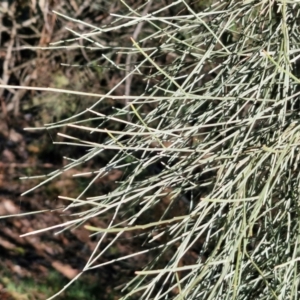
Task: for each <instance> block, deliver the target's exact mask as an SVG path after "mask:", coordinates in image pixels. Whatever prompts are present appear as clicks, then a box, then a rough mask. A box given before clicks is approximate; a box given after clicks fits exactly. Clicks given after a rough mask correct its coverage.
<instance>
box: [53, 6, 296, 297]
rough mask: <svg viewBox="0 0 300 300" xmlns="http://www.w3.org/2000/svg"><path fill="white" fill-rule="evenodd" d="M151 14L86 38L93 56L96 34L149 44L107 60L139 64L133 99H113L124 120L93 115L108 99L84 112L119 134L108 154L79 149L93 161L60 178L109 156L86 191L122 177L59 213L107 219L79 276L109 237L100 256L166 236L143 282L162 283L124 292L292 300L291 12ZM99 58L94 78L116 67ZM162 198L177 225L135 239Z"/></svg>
mask: <svg viewBox="0 0 300 300" xmlns="http://www.w3.org/2000/svg"><path fill="white" fill-rule="evenodd" d="M122 2H123V1H122ZM150 2H151V3H150V6H149V8H148V11H147V12H146V15H145V16H142V12H143V10H144V9H145V7H146V5H148V2H146V3H145V4H144V5H142V6H141V7H139V8H134V9H133V8H132V11H130V9H129V7H128V15H119V16H115V18H116V23H112V24H110V25H108V26H106V27H103V28H96V29H95V28H93V31H92V32H91V33H82V36H83V37H86V38H88V39H89V40H90V41H91V42H93V44H92V45H93V47H95V45H96V46H97V43H96V41H97V37H101V33H102V32H109V31H112V32H114V31H116V30H120V29H121V28H131V30H132V31H133V30H134V29H135V28H136V26H138V24H139V23H141V22H143V26H144V27H143V29H142V31H143V32H144V33H145V32H147V35H145V34H142V35H141V36H142V38H140V39H139V38H137V40H136V41H135V42H134V44H132V43H131V42H130V43H129V44H128V45H125V44H123V43H122V42H120V43H119V44H118V45H117V46H116V47H117V48H111V51H112V52H113V51H119V52H123V53H124V55H125V56H126V55H131V56H132V57H135V59H136V61H135V63H134V68H133V67H131V68H130V71H129V73H126V74H125V73H124V74H125V77H126V76H127V77H128V76H130V75H132V76H133V77H134V78H136V82H139V88H143V93H142V94H141V95H139V94H137V95H136V96H134V95H131V96H128V95H127V96H124V97H120V98H119V99H120V101H123V102H122V103H124V109H116V110H115V114H114V115H111V116H105V115H101V112H100V111H97V105H98V103H100V102H101V101H105V99H106V98H109V97H111V96H109V95H105V96H103V97H101V99H100V100H99V101H98V102H97V103H96V104H95V105H94V106H93V107H92V108H91V109H90V111H89V112H91V111H92V113H93V114H94V115H95V116H96V117H98V118H99V127H98V130H100V131H105V121H106V120H108V119H110V120H111V119H112V118H115V119H114V120H115V121H116V122H121V123H122V124H123V125H124V129H123V131H122V132H113V131H111V132H110V133H109V137H110V138H109V139H108V140H107V141H106V142H105V144H89V143H88V142H85V141H83V140H78V141H77V143H79V144H81V145H85V146H86V147H88V149H89V151H88V152H87V154H86V156H85V157H84V158H81V159H79V160H75V161H72V162H71V163H70V165H68V166H67V167H66V168H69V167H75V166H76V165H79V164H81V163H82V162H84V161H86V160H89V159H93V158H94V157H95V156H97V155H99V153H101V152H104V153H105V151H115V156H114V157H113V158H112V159H111V161H110V163H109V164H108V166H107V167H108V168H106V169H103V170H100V172H99V173H97V174H96V176H95V178H97V177H99V176H102V175H103V174H107V172H108V171H109V169H110V168H115V169H120V170H122V171H123V172H124V177H122V181H120V183H119V186H118V187H117V189H116V190H114V191H112V192H111V193H109V194H107V195H104V196H98V197H94V198H90V199H89V202H88V201H87V200H85V201H83V202H82V201H79V200H74V201H73V203H72V204H71V205H70V206H69V209H72V207H74V206H79V205H83V203H88V204H89V205H90V208H89V210H88V211H87V212H85V213H82V214H81V215H80V219H78V220H76V219H75V220H74V224H77V223H80V222H84V221H85V220H88V219H89V218H91V217H96V216H97V217H100V216H101V215H102V214H106V213H107V212H108V211H111V212H112V213H113V215H114V216H113V218H112V222H111V224H109V225H108V228H107V230H102V233H103V234H102V236H101V238H100V239H99V242H98V246H97V248H96V249H95V252H94V253H93V255H92V257H91V259H90V262H89V263H88V265H87V266H86V268H85V270H88V269H90V268H93V267H95V266H96V265H97V258H99V257H100V256H101V255H104V253H105V251H106V250H107V248H104V249H103V248H102V244H101V243H102V241H103V240H104V238H105V236H106V235H107V234H108V233H109V232H115V233H116V235H115V236H114V238H113V239H112V241H111V243H110V244H109V245H108V247H110V246H111V245H113V243H115V242H116V241H117V240H118V239H119V238H122V236H123V235H124V232H125V231H127V230H129V228H130V227H134V226H137V227H136V228H135V229H136V230H137V232H139V233H141V232H149V231H150V230H151V233H149V235H148V239H147V242H149V241H150V242H151V239H152V234H154V232H162V231H164V234H165V236H167V238H166V239H165V240H163V239H161V240H159V241H160V242H159V244H158V245H157V244H155V243H154V242H153V243H152V242H151V243H147V246H148V248H147V249H148V250H147V251H149V252H148V253H147V255H148V257H149V259H150V258H153V255H152V254H151V253H152V252H153V253H155V254H156V255H157V256H156V257H155V259H153V260H152V261H151V262H149V264H148V265H146V266H145V271H147V270H148V271H150V270H155V269H159V270H158V271H157V272H153V273H152V274H147V273H144V274H142V273H141V274H139V275H137V276H136V278H135V279H134V280H133V281H131V282H130V283H129V284H128V286H126V288H127V289H126V291H127V292H128V293H129V294H136V295H138V298H139V299H189V300H194V299H241V300H245V299H249V300H252V299H297V298H298V297H299V291H298V286H299V266H298V259H299V258H298V257H299V252H300V240H299V239H300V235H299V227H300V223H299V186H300V181H299V155H300V152H299V129H300V123H299V103H300V102H299V92H300V89H299V79H298V78H297V76H299V64H300V62H299V59H298V56H299V54H300V47H299V46H300V40H299V37H300V32H299V25H300V24H299V23H300V18H299V12H300V9H299V8H300V6H299V5H300V4H299V3H298V2H297V1H285V0H282V1H252V0H248V1H219V2H216V1H212V2H213V4H212V6H210V7H208V8H206V9H205V10H204V11H201V10H200V6H199V5H197V4H198V2H197V1H187V0H186V1H184V0H178V1H167V4H166V3H161V4H159V3H158V2H157V1H150ZM199 3H200V1H199ZM174 12H176V13H174ZM75 21H76V20H75ZM85 34H86V35H85ZM127 43H128V41H127ZM98 47H100V44H98ZM122 47H123V48H122ZM106 57H107V56H103V64H104V63H106V64H111V66H112V67H116V65H115V63H114V62H113V60H112V59H109V60H105V59H106ZM117 67H118V68H119V70H125V69H126V66H124V65H119V66H117ZM297 68H298V69H297ZM127 71H128V70H127ZM130 72H131V73H130ZM125 77H124V81H122V82H120V83H119V85H120V86H121V84H123V83H124V85H125V84H126V81H125V79H126V78H125ZM143 83H144V84H143ZM131 91H132V93H133V94H134V91H135V89H134V88H133V85H132V86H131ZM115 99H116V98H115ZM116 101H117V100H116ZM77 117H79V118H81V119H84V114H82V115H79V116H77ZM74 120H75V119H74ZM72 122H73V119H69V120H67V121H66V122H65V123H72ZM65 123H61V124H62V125H63V124H65ZM53 126H55V125H53ZM56 126H57V125H56ZM79 129H80V128H79ZM91 130H92V129H91ZM111 153H112V152H111ZM66 168H65V169H66ZM57 174H58V173H57ZM57 174H52V175H53V177H55V176H56V175H57ZM91 186H92V183H91ZM87 188H89V187H87ZM166 193H170V195H168V196H169V202H168V203H167V205H166V206H165V208H166V211H167V210H168V209H170V210H171V206H172V205H173V206H175V207H183V206H185V207H186V211H184V209H181V210H180V211H181V212H182V216H180V214H177V215H176V216H175V218H174V219H173V216H172V213H170V214H169V215H167V214H166V215H165V216H162V218H161V220H159V219H154V220H152V221H149V222H152V223H151V224H150V225H149V226H148V227H147V228H146V227H144V226H143V225H144V223H143V220H146V219H147V217H148V214H149V213H150V212H151V211H152V210H151V209H152V208H153V207H158V206H155V205H158V204H159V203H160V202H161V201H162V199H164V197H163V195H162V194H164V195H165V194H166ZM78 199H81V200H82V199H84V197H83V194H82V195H80V196H79V198H78ZM168 205H169V207H168ZM168 218H169V219H170V222H168V223H162V220H163V219H168ZM118 222H119V223H118ZM117 223H118V224H117ZM114 227H116V228H114ZM90 229H91V228H90ZM94 230H96V231H97V229H94ZM99 231H101V230H100V229H99ZM152 245H153V247H152ZM151 247H152V248H151ZM144 249H145V248H141V249H140V251H141V252H140V253H139V252H138V249H137V250H136V251H137V252H136V253H134V254H132V256H135V257H136V259H138V258H137V257H138V255H139V254H141V255H142V254H143V253H142V251H144ZM192 250H193V251H192ZM145 251H146V250H145ZM164 255H165V256H166V257H167V258H168V259H167V260H166V259H163V257H164ZM191 257H192V258H193V259H194V261H193V259H192V258H191ZM160 258H161V261H160V260H159V259H160ZM121 259H122V258H120V260H121ZM124 259H126V257H125V258H124ZM128 259H129V260H130V259H131V258H130V257H128ZM188 259H190V261H193V263H192V264H188V261H189V260H188ZM113 262H114V261H112V263H113ZM162 263H164V265H163V267H162ZM97 266H98V267H101V265H97ZM176 268H177V269H176ZM124 299H128V298H127V296H124Z"/></svg>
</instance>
